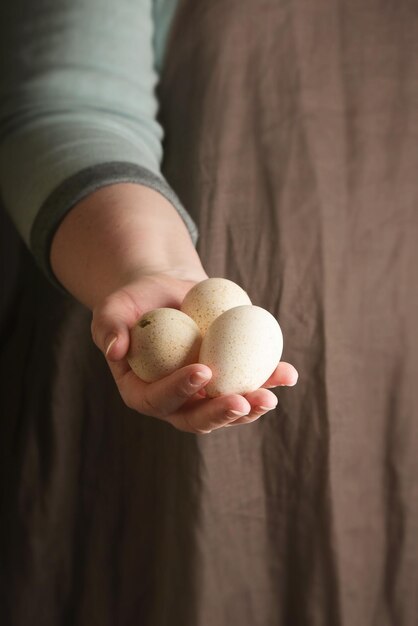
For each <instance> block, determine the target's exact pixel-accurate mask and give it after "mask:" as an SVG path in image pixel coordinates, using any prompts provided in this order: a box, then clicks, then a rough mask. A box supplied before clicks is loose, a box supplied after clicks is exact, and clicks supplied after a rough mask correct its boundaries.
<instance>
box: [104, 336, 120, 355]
mask: <svg viewBox="0 0 418 626" xmlns="http://www.w3.org/2000/svg"><path fill="white" fill-rule="evenodd" d="M117 339H118V337H117V335H110V336H109V338H108V340H107V342H106V343H107V347H106V350H105V357H107V355H108V354H109V350H110V348H111V347H112V346H113V344H114V343H115V342H116V341H117Z"/></svg>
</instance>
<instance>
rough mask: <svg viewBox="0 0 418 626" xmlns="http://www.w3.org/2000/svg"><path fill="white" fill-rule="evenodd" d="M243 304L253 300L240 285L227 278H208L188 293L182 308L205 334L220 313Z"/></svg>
mask: <svg viewBox="0 0 418 626" xmlns="http://www.w3.org/2000/svg"><path fill="white" fill-rule="evenodd" d="M243 304H251V300H250V298H249V297H248V294H247V293H246V292H245V291H244V289H242V288H241V287H240V286H239V285H237V284H236V283H234V282H232V280H228V279H227V278H208V279H207V280H203V281H202V282H200V283H197V284H196V285H195V286H194V287H192V289H191V290H190V291H189V292H188V293H187V294H186V297H185V298H184V300H183V303H182V305H181V310H182V311H183V313H186V315H189V316H190V317H191V318H192V319H194V321H195V322H196V324H197V325H198V326H199V328H200V332H201V333H202V335H205V333H206V331H207V329H208V328H209V326H210V325H211V324H212V322H213V321H214V320H215V319H216V318H217V317H219V315H221V314H222V313H224V312H225V311H227V310H228V309H232V308H233V307H236V306H240V305H243Z"/></svg>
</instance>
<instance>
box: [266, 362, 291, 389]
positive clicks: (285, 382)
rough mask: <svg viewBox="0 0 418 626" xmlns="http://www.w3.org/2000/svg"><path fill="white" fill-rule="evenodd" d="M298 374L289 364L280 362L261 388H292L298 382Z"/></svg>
mask: <svg viewBox="0 0 418 626" xmlns="http://www.w3.org/2000/svg"><path fill="white" fill-rule="evenodd" d="M298 377H299V374H298V372H297V370H296V368H295V367H293V365H291V364H290V363H285V362H284V361H282V362H280V363H279V364H278V366H277V367H276V369H275V370H274V372H273V374H272V375H271V376H270V378H269V379H268V380H267V381H266V382H265V383H264V385H263V387H265V388H269V387H279V386H286V387H293V385H296V383H297V381H298Z"/></svg>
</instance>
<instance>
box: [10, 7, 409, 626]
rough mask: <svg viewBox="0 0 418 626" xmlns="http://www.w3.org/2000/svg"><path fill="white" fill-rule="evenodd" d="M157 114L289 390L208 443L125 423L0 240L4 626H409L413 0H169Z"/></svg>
mask: <svg viewBox="0 0 418 626" xmlns="http://www.w3.org/2000/svg"><path fill="white" fill-rule="evenodd" d="M159 99H160V103H161V112H160V115H161V121H162V123H163V126H164V128H165V133H166V140H165V150H164V154H165V160H164V174H165V176H166V177H167V179H168V180H169V182H170V183H171V185H172V186H173V188H174V189H175V191H176V192H177V193H178V195H179V197H180V198H181V200H182V202H183V204H184V205H185V206H186V207H187V209H188V210H189V211H190V213H191V214H192V217H193V218H194V219H195V220H196V222H197V223H198V225H199V229H200V240H199V252H200V255H201V258H202V261H203V264H204V266H205V268H206V270H207V271H208V273H209V275H212V276H225V277H228V278H230V279H232V280H234V281H236V282H238V283H239V284H240V285H241V286H242V287H243V288H244V289H246V290H247V291H248V293H249V295H250V297H251V299H252V301H253V302H254V303H255V304H258V305H261V306H263V307H265V308H266V309H268V310H269V311H270V312H271V313H273V315H275V316H276V317H277V319H278V320H279V322H280V324H281V327H282V329H283V334H284V340H285V349H284V355H283V358H284V359H285V360H287V361H289V362H291V363H293V364H294V365H295V366H296V367H297V369H298V370H299V373H300V379H299V382H298V385H297V386H296V387H295V388H293V389H287V388H279V389H278V390H277V393H278V397H279V404H278V408H277V410H276V411H273V412H271V413H269V414H268V415H267V416H265V417H264V418H262V419H260V420H259V421H257V422H256V423H255V424H253V425H251V426H246V427H239V428H230V429H227V430H225V429H222V430H220V431H215V432H213V433H212V434H211V435H209V436H194V435H189V434H184V433H181V432H178V431H176V430H174V429H173V428H172V427H170V426H168V425H166V424H164V423H161V422H159V421H157V420H154V419H152V418H147V417H144V416H139V415H138V414H135V413H134V412H133V411H131V410H129V409H127V408H125V407H124V406H123V403H122V401H121V400H120V398H119V396H118V393H117V390H116V388H115V385H114V383H113V381H112V378H111V375H110V373H109V372H108V370H107V367H106V364H105V362H104V359H103V357H102V355H101V354H100V353H99V351H98V350H97V349H96V348H95V347H94V345H93V344H92V341H91V338H90V329H89V325H90V315H89V313H88V311H86V310H85V309H83V307H82V306H81V305H79V304H77V303H76V302H74V301H73V300H72V299H71V298H70V297H67V296H65V295H63V294H61V293H59V292H58V291H56V290H54V288H53V287H52V286H50V285H49V284H48V282H47V281H46V279H44V278H43V277H42V275H41V274H40V272H39V270H38V269H37V268H36V267H35V265H34V262H33V261H32V259H31V258H30V257H29V255H28V254H27V252H26V251H25V250H24V249H23V247H22V246H21V244H20V243H19V241H18V238H17V235H16V234H15V232H14V230H13V227H12V226H11V225H10V224H9V223H8V221H7V219H6V218H5V217H3V218H2V219H3V222H4V228H3V230H2V232H3V234H4V239H5V245H4V246H3V247H2V250H3V254H4V255H5V256H6V257H7V261H8V265H7V273H5V276H4V281H3V282H4V287H5V288H4V298H3V300H4V303H3V304H4V306H3V309H2V311H3V313H2V318H1V323H2V327H1V332H2V334H1V367H2V370H1V381H2V393H1V397H0V406H1V414H2V418H1V424H0V434H1V444H0V445H1V481H2V529H1V538H0V541H1V566H0V567H1V574H2V577H3V578H2V590H3V596H2V605H3V606H4V610H2V614H3V615H4V616H5V620H6V621H5V622H3V623H5V624H9V623H10V624H13V626H23V625H24V626H32V625H35V624H36V626H60V625H61V624H62V625H64V624H68V625H71V626H87V625H88V626H92V625H93V624H98V625H100V626H116V625H117V626H131V625H132V626H134V625H135V626H139V625H141V626H142V625H144V626H177V625H178V626H230V625H234V626H235V625H240V626H373V625H376V626H377V625H378V626H415V624H416V619H417V615H418V593H417V592H418V393H417V383H418V331H417V321H418V286H417V282H418V9H417V5H416V2H414V1H413V0H400V1H398V2H396V3H395V2H391V1H389V2H388V1H383V0H365V1H362V2H360V1H359V0H358V1H357V0H356V1H354V2H348V1H342V2H332V1H331V0H316V2H308V0H288V1H284V0H279V1H278V0H262V1H260V2H257V3H255V2H251V1H250V0H240V1H239V2H238V1H237V0H210V1H204V2H192V0H183V1H181V2H180V5H179V8H178V10H177V14H176V18H175V22H174V25H173V28H172V30H171V33H170V39H169V43H168V49H167V52H166V58H165V62H164V67H163V73H162V77H161V82H160V86H159Z"/></svg>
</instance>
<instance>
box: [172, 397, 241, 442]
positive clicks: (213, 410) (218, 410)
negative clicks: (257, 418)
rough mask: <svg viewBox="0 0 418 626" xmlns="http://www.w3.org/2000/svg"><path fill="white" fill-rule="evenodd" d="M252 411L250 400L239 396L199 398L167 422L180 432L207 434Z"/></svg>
mask: <svg viewBox="0 0 418 626" xmlns="http://www.w3.org/2000/svg"><path fill="white" fill-rule="evenodd" d="M250 410H251V405H250V403H249V402H248V400H246V399H245V398H244V397H243V396H239V395H232V396H220V397H218V398H205V399H203V398H199V399H197V400H196V401H194V402H193V403H191V404H189V405H188V406H184V407H183V408H182V410H181V411H178V412H177V413H174V414H173V415H171V416H170V417H169V419H168V420H167V421H169V422H170V423H171V424H172V425H173V426H175V427H176V428H178V429H179V430H183V431H186V432H189V433H195V434H207V433H210V432H212V430H217V429H219V428H222V427H223V426H226V425H228V424H230V423H231V422H234V421H235V420H236V419H239V418H240V417H243V416H244V415H246V414H247V413H248V412H249V411H250Z"/></svg>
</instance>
